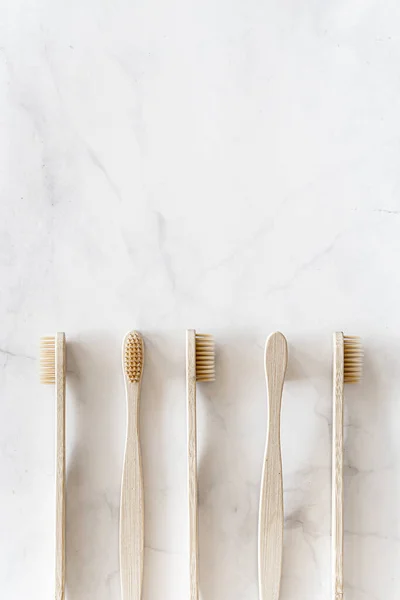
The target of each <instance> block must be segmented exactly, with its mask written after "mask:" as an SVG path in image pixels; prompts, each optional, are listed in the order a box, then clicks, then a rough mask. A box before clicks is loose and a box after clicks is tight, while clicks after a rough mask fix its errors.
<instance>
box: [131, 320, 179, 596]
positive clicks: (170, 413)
mask: <svg viewBox="0 0 400 600" xmlns="http://www.w3.org/2000/svg"><path fill="white" fill-rule="evenodd" d="M142 335H143V338H144V344H145V351H144V354H145V359H144V371H143V380H142V394H141V408H140V436H141V450H142V466H143V479H144V513H145V530H144V539H145V560H144V576H143V594H142V600H164V598H165V597H166V593H168V596H170V597H171V598H172V597H174V598H184V597H185V595H186V594H187V580H186V578H185V577H184V575H185V573H186V570H187V555H186V546H187V535H186V529H185V525H186V522H187V518H186V515H187V505H186V491H185V486H186V457H185V451H186V411H185V337H184V334H183V335H182V333H180V334H178V335H176V334H174V333H173V332H169V333H168V334H167V335H165V334H163V335H158V334H155V333H154V332H150V331H142ZM167 590H168V592H166V591H167Z"/></svg>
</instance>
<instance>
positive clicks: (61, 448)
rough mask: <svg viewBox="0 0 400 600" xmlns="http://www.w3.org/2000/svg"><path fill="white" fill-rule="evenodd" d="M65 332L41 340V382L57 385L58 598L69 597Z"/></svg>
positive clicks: (61, 599) (56, 574) (58, 599)
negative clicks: (67, 572)
mask: <svg viewBox="0 0 400 600" xmlns="http://www.w3.org/2000/svg"><path fill="white" fill-rule="evenodd" d="M65 380H66V347H65V333H56V335H55V336H48V337H42V338H41V340H40V382H41V383H44V384H52V385H55V388H56V524H55V530H56V548H55V550H56V560H55V569H56V572H55V600H64V597H65Z"/></svg>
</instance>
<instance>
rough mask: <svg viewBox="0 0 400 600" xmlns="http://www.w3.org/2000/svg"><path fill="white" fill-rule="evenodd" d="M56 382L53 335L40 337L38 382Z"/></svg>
mask: <svg viewBox="0 0 400 600" xmlns="http://www.w3.org/2000/svg"><path fill="white" fill-rule="evenodd" d="M55 382H56V338H55V336H54V335H51V336H46V337H42V338H40V383H44V384H55Z"/></svg>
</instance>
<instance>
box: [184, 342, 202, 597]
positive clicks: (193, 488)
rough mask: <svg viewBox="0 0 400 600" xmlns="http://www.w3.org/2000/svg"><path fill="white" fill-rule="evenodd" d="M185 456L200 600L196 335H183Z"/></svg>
mask: <svg viewBox="0 0 400 600" xmlns="http://www.w3.org/2000/svg"><path fill="white" fill-rule="evenodd" d="M186 396H187V432H188V438H187V444H188V447H187V455H188V504H189V598H190V600H198V598H199V548H198V510H197V495H198V492H197V424H196V333H195V331H194V330H188V331H187V332H186Z"/></svg>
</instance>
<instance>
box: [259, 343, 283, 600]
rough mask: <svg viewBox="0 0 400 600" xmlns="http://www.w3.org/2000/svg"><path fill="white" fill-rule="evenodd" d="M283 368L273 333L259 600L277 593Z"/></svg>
mask: <svg viewBox="0 0 400 600" xmlns="http://www.w3.org/2000/svg"><path fill="white" fill-rule="evenodd" d="M286 367H287V342H286V338H285V337H284V336H283V335H282V334H281V333H279V332H276V333H273V334H272V335H270V336H269V338H268V340H267V343H266V346H265V376H266V381H267V389H268V423H267V441H266V447H265V456H264V464H263V471H262V481H261V494H260V513H259V522H258V577H259V597H260V600H278V598H279V591H280V582H281V572H282V553H283V481H282V458H281V442H280V414H281V403H282V390H283V383H284V379H285V373H286Z"/></svg>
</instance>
